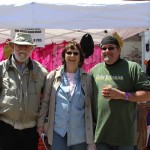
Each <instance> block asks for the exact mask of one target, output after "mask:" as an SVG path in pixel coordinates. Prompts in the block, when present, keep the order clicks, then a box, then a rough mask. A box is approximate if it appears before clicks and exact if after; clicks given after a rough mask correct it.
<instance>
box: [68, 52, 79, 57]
mask: <svg viewBox="0 0 150 150" xmlns="http://www.w3.org/2000/svg"><path fill="white" fill-rule="evenodd" d="M66 54H67V55H72V54H73V55H75V56H78V55H79V53H78V52H66Z"/></svg>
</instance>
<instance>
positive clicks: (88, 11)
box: [0, 0, 150, 44]
mask: <svg viewBox="0 0 150 150" xmlns="http://www.w3.org/2000/svg"><path fill="white" fill-rule="evenodd" d="M149 8H150V1H121V0H113V1H110V0H107V1H102V0H88V1H87V0H82V1H81V0H76V1H70V0H63V1H62V0H55V1H53V0H47V1H44V0H35V1H34V0H26V1H20V0H13V1H12V0H6V1H0V12H1V13H0V42H1V41H3V40H4V39H5V40H6V39H7V38H10V30H11V29H15V28H43V29H45V39H46V44H47V43H51V42H61V41H63V40H71V39H73V38H75V39H76V40H80V39H81V37H82V36H83V34H85V33H87V32H88V33H91V35H92V36H93V38H94V42H95V43H99V41H100V39H101V37H103V36H105V35H106V34H112V33H113V32H114V31H118V33H119V35H120V36H122V37H123V39H125V38H128V37H130V36H132V35H134V34H137V33H139V32H142V31H145V30H146V29H147V28H149V27H150V11H149ZM105 30H107V31H108V33H105V32H104V31H105ZM5 40H4V41H5Z"/></svg>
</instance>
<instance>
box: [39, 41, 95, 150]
mask: <svg viewBox="0 0 150 150" xmlns="http://www.w3.org/2000/svg"><path fill="white" fill-rule="evenodd" d="M62 63H63V65H62V66H60V67H58V68H57V69H56V70H54V71H52V72H50V73H49V74H48V76H47V79H46V84H45V88H44V95H43V100H42V104H41V109H40V113H39V118H38V132H39V134H40V135H41V134H42V133H43V132H45V134H46V135H48V142H49V144H50V145H51V146H52V150H71V149H73V150H87V145H88V148H90V149H91V150H92V147H93V148H94V144H93V122H92V110H91V100H92V87H91V86H92V84H91V77H90V75H88V74H87V73H86V72H85V71H84V70H83V69H81V67H82V65H83V63H84V54H83V52H82V49H81V47H80V45H79V44H78V43H76V42H75V41H71V42H69V43H68V44H67V45H66V46H65V48H64V50H63V52H62ZM47 113H48V117H47ZM46 117H47V118H48V130H47V131H44V120H45V118H46Z"/></svg>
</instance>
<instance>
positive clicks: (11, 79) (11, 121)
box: [0, 32, 47, 150]
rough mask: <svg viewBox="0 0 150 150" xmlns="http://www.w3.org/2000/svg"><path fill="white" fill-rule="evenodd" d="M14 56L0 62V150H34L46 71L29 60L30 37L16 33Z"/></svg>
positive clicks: (32, 45)
mask: <svg viewBox="0 0 150 150" xmlns="http://www.w3.org/2000/svg"><path fill="white" fill-rule="evenodd" d="M9 45H10V46H11V47H12V49H13V53H12V54H11V55H10V57H9V58H8V59H7V60H4V61H2V62H0V69H1V71H2V72H1V74H2V79H1V81H0V82H2V88H1V89H2V90H1V91H0V150H11V149H12V150H13V149H14V150H37V149H38V139H39V136H38V133H37V130H36V121H37V116H38V111H39V107H40V99H41V94H42V88H43V86H44V82H45V78H46V75H47V70H46V69H45V68H44V67H43V66H42V65H41V64H40V63H38V62H36V61H34V60H32V59H30V54H31V53H32V51H33V49H34V48H35V46H36V44H34V43H33V41H32V38H31V35H30V34H28V33H22V32H19V33H16V36H15V38H14V40H13V41H10V43H9Z"/></svg>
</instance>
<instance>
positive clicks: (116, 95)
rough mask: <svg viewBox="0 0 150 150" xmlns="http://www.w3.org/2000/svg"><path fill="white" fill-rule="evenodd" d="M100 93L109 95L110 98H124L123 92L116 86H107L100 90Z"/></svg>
mask: <svg viewBox="0 0 150 150" xmlns="http://www.w3.org/2000/svg"><path fill="white" fill-rule="evenodd" d="M102 95H103V96H105V97H109V98H110V99H124V98H125V97H124V92H122V91H120V90H118V89H116V88H109V89H104V90H102Z"/></svg>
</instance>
